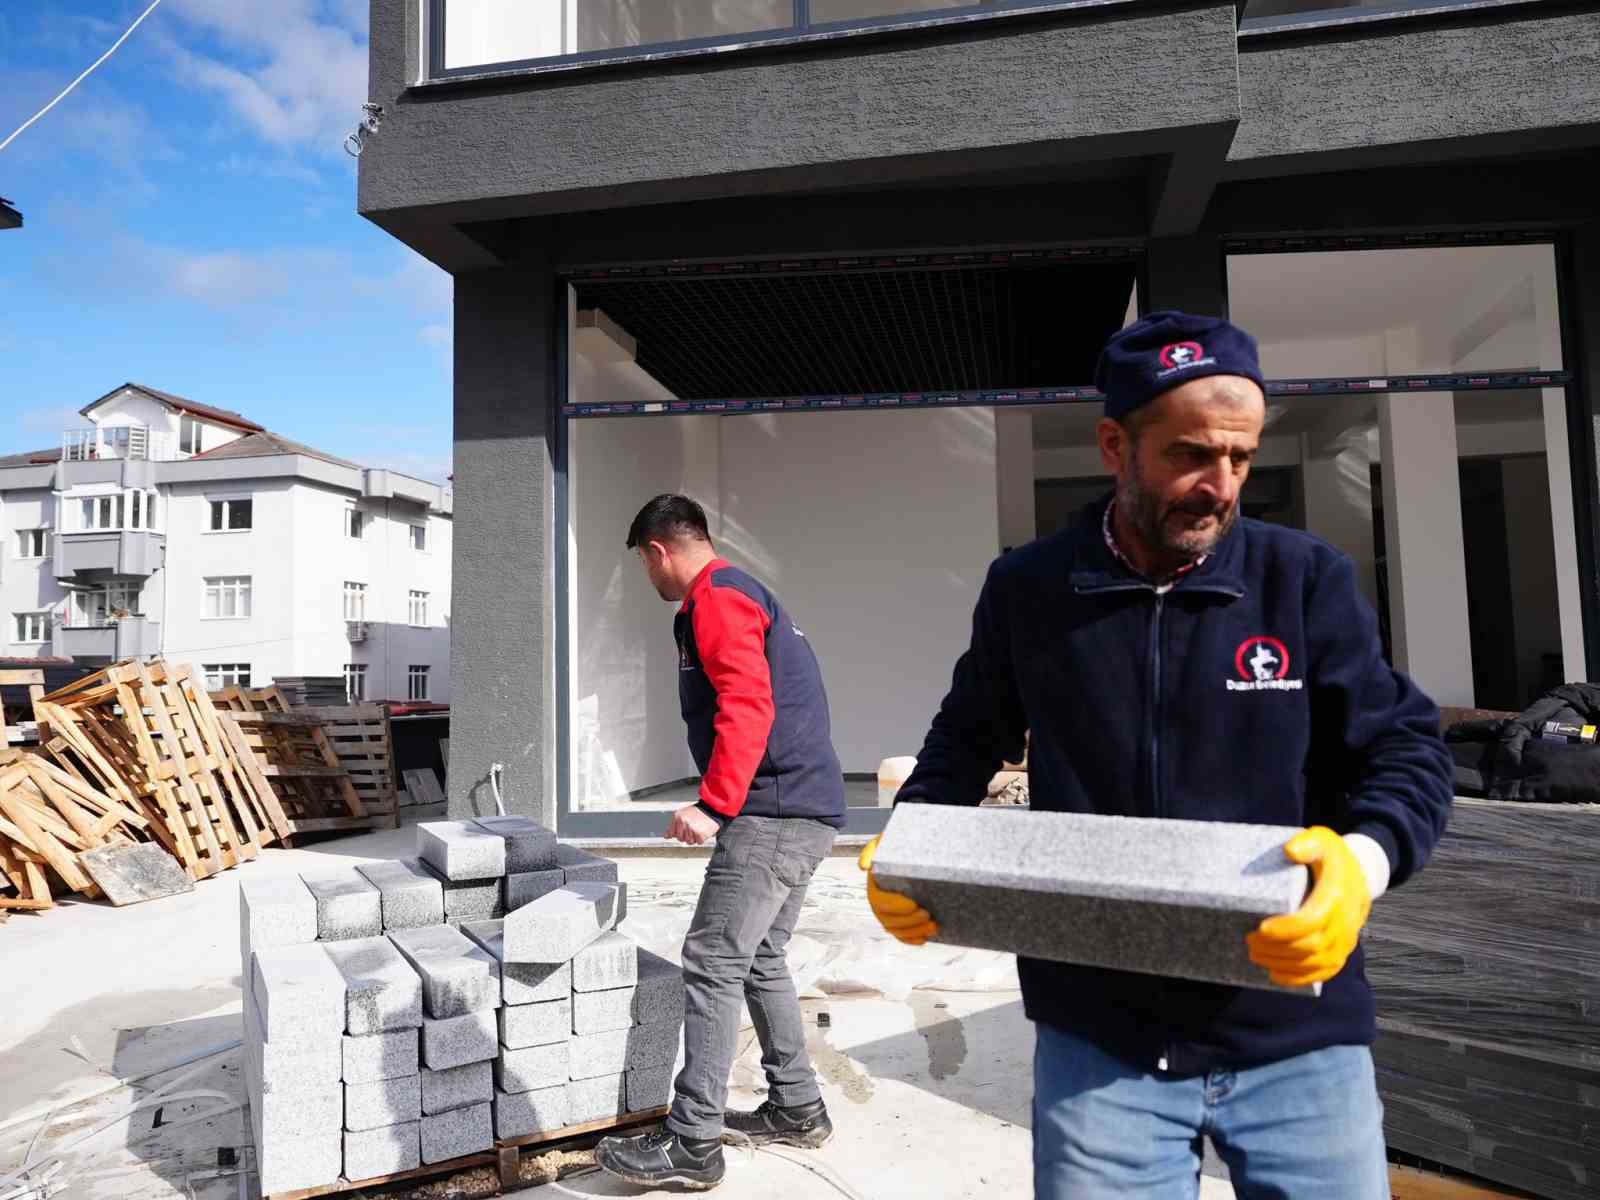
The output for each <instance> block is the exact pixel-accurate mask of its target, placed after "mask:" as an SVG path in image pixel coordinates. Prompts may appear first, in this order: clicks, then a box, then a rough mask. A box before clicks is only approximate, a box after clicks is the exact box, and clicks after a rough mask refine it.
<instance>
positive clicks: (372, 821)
mask: <svg viewBox="0 0 1600 1200" xmlns="http://www.w3.org/2000/svg"><path fill="white" fill-rule="evenodd" d="M226 719H227V720H230V721H232V722H233V723H234V724H235V725H236V726H238V728H239V732H240V741H241V742H242V744H243V745H244V747H245V748H247V749H248V750H249V751H250V753H251V756H252V757H253V758H254V760H255V764H256V771H257V773H258V774H259V776H260V777H261V778H263V779H264V780H266V782H267V785H268V786H269V788H270V789H271V791H272V792H273V794H274V795H276V796H277V798H278V803H279V806H280V807H281V808H282V809H283V812H284V815H285V817H286V819H287V821H288V826H289V831H290V833H328V832H333V831H343V830H351V829H374V828H376V827H377V826H378V824H379V823H380V822H382V821H384V820H391V821H392V820H393V819H394V818H395V815H396V813H397V811H398V809H397V808H393V807H391V808H389V809H387V810H386V811H385V812H382V813H369V812H368V811H367V808H366V806H365V805H364V804H363V803H362V800H361V795H360V793H359V792H357V791H356V787H355V781H354V780H353V779H352V778H351V775H350V772H349V771H348V770H347V769H346V768H345V766H344V764H343V763H342V762H341V761H340V759H339V755H338V753H337V751H335V750H334V747H333V742H332V740H330V738H329V737H328V735H327V733H326V731H325V730H324V727H323V721H322V719H321V718H320V717H317V716H314V715H311V714H309V713H307V712H306V711H305V710H304V709H295V710H293V711H289V712H231V713H228V714H227V715H226Z"/></svg>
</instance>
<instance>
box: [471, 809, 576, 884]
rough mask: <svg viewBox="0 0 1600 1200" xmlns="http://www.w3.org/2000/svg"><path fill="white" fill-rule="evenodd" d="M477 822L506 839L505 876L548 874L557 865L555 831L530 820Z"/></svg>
mask: <svg viewBox="0 0 1600 1200" xmlns="http://www.w3.org/2000/svg"><path fill="white" fill-rule="evenodd" d="M477 822H478V824H479V825H481V826H482V827H483V828H484V829H485V830H487V831H488V832H489V833H492V834H494V835H495V836H496V837H500V838H504V839H505V843H506V853H505V871H504V874H507V875H512V874H521V873H525V872H528V871H549V870H552V869H554V868H555V867H556V866H557V865H558V863H557V860H556V835H555V830H553V829H546V828H545V827H544V826H543V825H541V824H539V822H537V821H535V820H534V819H533V818H532V817H478V818H477Z"/></svg>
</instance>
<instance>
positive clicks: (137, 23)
mask: <svg viewBox="0 0 1600 1200" xmlns="http://www.w3.org/2000/svg"><path fill="white" fill-rule="evenodd" d="M160 3H161V0H152V3H151V5H150V7H149V8H147V9H145V10H144V11H143V12H142V13H140V14H139V16H138V18H137V19H136V20H135V21H134V23H133V24H132V25H129V26H128V31H127V32H126V33H124V34H123V35H122V36H121V37H119V38H118V39H117V40H116V41H114V42H112V43H111V49H109V50H107V51H106V52H105V53H104V54H102V55H101V56H100V57H99V58H97V59H95V60H94V62H92V63H90V64H89V67H88V69H87V70H85V71H84V73H83V74H82V75H79V76H78V77H77V78H76V79H74V80H73V81H72V82H71V83H69V84H67V86H66V87H64V88H62V89H61V93H60V95H58V96H57V97H56V98H55V99H54V100H52V101H50V103H49V104H46V105H45V106H44V107H43V108H41V109H40V110H39V111H38V112H36V113H34V114H33V116H31V117H29V118H28V119H27V120H26V121H24V122H23V123H22V124H21V125H19V126H17V128H16V130H15V132H13V133H12V134H11V136H10V137H8V138H6V140H5V141H3V142H0V150H4V149H5V148H6V147H7V146H9V145H11V143H12V142H14V141H16V140H17V138H18V137H19V136H21V134H22V131H23V130H24V129H26V128H28V126H30V125H32V124H33V123H34V122H35V121H37V120H38V119H39V118H40V117H42V116H44V115H45V113H47V112H49V111H50V110H51V109H52V108H54V107H55V106H56V105H58V104H60V103H61V102H62V101H63V100H65V99H66V98H67V94H68V93H69V92H71V91H72V89H73V88H75V87H77V86H78V85H79V84H80V83H82V82H83V81H84V80H85V79H87V78H89V76H90V75H91V74H93V72H94V70H95V68H96V67H98V66H99V65H100V64H101V63H103V62H105V60H106V59H108V58H110V57H111V56H112V55H113V54H115V53H116V52H117V48H118V47H119V46H121V45H122V43H123V42H125V41H127V40H128V39H129V38H130V37H132V36H133V31H134V30H135V29H137V28H139V26H140V25H142V24H143V23H144V19H145V18H146V17H148V16H149V15H150V14H151V13H153V12H155V10H156V6H157V5H158V4H160Z"/></svg>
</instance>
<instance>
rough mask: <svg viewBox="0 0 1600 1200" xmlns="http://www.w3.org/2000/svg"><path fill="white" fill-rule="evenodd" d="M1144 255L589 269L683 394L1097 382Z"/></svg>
mask: <svg viewBox="0 0 1600 1200" xmlns="http://www.w3.org/2000/svg"><path fill="white" fill-rule="evenodd" d="M1133 278H1134V266H1133V264H1132V263H1131V262H1115V263H1103V262H1099V263H1075V264H1071V265H1048V266H1037V267H1031V266H1030V267H1012V266H1006V267H989V266H982V267H962V268H934V269H915V270H904V271H875V272H862V273H854V274H847V273H840V274H806V275H773V276H761V277H754V278H750V277H743V278H694V279H649V280H615V281H612V280H608V281H604V282H594V281H585V282H581V283H578V284H576V285H575V286H576V289H577V293H578V303H579V306H580V307H581V308H599V309H602V310H603V311H604V312H605V313H606V314H607V315H608V316H610V317H611V319H612V320H614V321H615V322H616V323H617V324H619V325H620V326H622V328H623V329H624V330H626V331H627V332H628V333H629V334H630V335H632V336H633V337H634V338H635V339H636V340H637V342H638V359H637V361H638V364H639V366H640V367H642V368H643V369H644V370H646V371H648V372H649V373H650V374H651V375H652V376H654V377H655V378H656V379H657V380H659V381H660V382H661V383H662V384H663V385H664V386H666V387H667V388H668V389H670V390H671V391H672V392H673V393H674V394H675V395H676V396H678V397H679V398H680V399H683V400H717V399H734V398H740V399H742V398H757V397H775V396H817V395H854V394H860V393H873V392H917V391H936V390H977V389H984V388H1017V387H1049V386H1060V385H1066V384H1075V383H1088V382H1089V381H1090V380H1091V379H1092V378H1093V375H1094V363H1095V358H1096V357H1097V355H1098V354H1099V352H1100V347H1101V346H1102V345H1104V344H1105V341H1106V338H1107V337H1109V336H1110V335H1111V333H1112V332H1113V331H1114V330H1116V329H1118V328H1120V327H1121V325H1122V321H1123V317H1124V314H1125V313H1126V311H1127V307H1128V299H1129V296H1130V295H1131V293H1132V288H1133Z"/></svg>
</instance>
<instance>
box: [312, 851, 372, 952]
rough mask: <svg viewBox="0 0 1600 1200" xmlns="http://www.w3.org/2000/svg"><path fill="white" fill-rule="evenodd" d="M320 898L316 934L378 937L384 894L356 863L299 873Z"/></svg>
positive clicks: (333, 937)
mask: <svg viewBox="0 0 1600 1200" xmlns="http://www.w3.org/2000/svg"><path fill="white" fill-rule="evenodd" d="M300 879H301V881H302V882H303V883H304V884H305V885H306V890H307V891H309V892H310V893H311V895H312V896H313V897H314V898H315V899H316V902H317V938H318V939H319V940H320V941H324V942H334V941H343V940H345V939H346V938H368V937H377V936H378V935H379V934H380V933H382V932H383V898H382V897H381V896H380V895H379V893H378V889H377V888H375V887H373V886H372V885H371V884H370V883H368V882H367V878H366V876H365V875H363V874H361V872H360V871H358V870H356V869H355V868H354V867H347V868H345V869H344V870H341V871H319V872H315V873H309V872H308V873H305V874H302V875H301V876H300Z"/></svg>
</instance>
